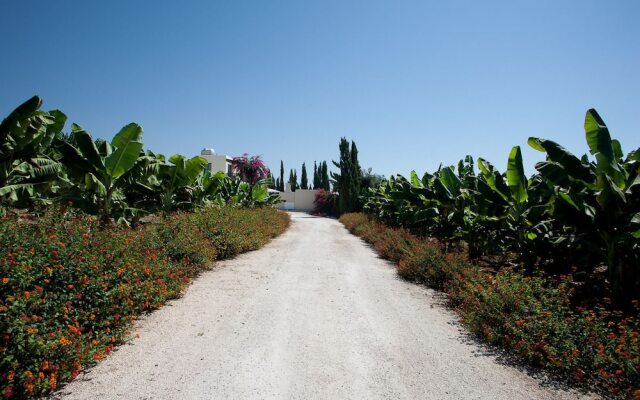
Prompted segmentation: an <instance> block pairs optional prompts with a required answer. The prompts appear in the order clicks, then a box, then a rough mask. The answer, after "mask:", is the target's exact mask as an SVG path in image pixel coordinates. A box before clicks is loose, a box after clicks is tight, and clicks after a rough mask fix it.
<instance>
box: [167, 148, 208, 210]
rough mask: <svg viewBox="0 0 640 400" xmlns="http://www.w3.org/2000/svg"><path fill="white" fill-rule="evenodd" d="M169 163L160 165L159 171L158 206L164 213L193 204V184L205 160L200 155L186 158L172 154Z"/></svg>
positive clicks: (201, 171)
mask: <svg viewBox="0 0 640 400" xmlns="http://www.w3.org/2000/svg"><path fill="white" fill-rule="evenodd" d="M169 163H170V164H167V163H165V164H162V165H160V173H159V185H158V188H159V190H160V208H161V210H162V211H163V212H164V213H167V212H169V211H172V210H174V209H176V208H191V207H192V206H193V191H194V187H193V186H194V184H195V183H196V179H197V178H198V176H199V175H201V174H203V172H204V167H205V166H206V165H207V160H205V159H204V158H202V157H200V156H195V157H192V158H190V159H187V158H185V157H184V156H182V155H180V154H174V155H173V156H171V157H170V158H169Z"/></svg>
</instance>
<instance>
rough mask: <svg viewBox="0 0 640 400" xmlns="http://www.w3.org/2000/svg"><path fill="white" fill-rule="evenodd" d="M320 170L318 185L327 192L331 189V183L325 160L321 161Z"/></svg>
mask: <svg viewBox="0 0 640 400" xmlns="http://www.w3.org/2000/svg"><path fill="white" fill-rule="evenodd" d="M321 169H322V172H321V174H320V187H321V188H323V189H324V190H326V191H327V192H328V191H330V190H331V184H330V183H329V169H328V168H327V162H326V161H323V162H322V168H321Z"/></svg>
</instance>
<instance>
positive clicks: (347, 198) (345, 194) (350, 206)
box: [331, 137, 362, 213]
mask: <svg viewBox="0 0 640 400" xmlns="http://www.w3.org/2000/svg"><path fill="white" fill-rule="evenodd" d="M339 149H340V161H338V162H336V161H334V162H333V164H334V165H335V166H336V167H337V168H339V169H340V173H332V174H331V177H332V178H333V179H334V182H335V184H334V189H337V190H338V192H339V197H338V207H339V210H340V212H341V213H346V212H352V211H357V210H358V203H359V199H358V196H360V188H361V187H362V182H361V181H362V170H361V169H360V163H359V162H358V149H357V147H356V144H355V142H353V141H352V142H351V149H349V142H348V141H347V139H346V138H344V137H343V138H341V139H340V145H339Z"/></svg>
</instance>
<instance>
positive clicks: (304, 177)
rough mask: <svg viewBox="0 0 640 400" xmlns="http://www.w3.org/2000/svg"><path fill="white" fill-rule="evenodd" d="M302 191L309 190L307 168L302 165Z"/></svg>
mask: <svg viewBox="0 0 640 400" xmlns="http://www.w3.org/2000/svg"><path fill="white" fill-rule="evenodd" d="M300 189H303V190H307V189H309V181H308V180H307V166H306V165H305V163H302V176H301V177H300Z"/></svg>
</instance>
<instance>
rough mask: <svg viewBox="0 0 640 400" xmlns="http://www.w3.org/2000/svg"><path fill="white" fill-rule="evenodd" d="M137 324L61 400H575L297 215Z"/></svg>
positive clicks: (384, 267)
mask: <svg viewBox="0 0 640 400" xmlns="http://www.w3.org/2000/svg"><path fill="white" fill-rule="evenodd" d="M291 215H292V225H291V228H290V229H289V230H288V231H287V232H286V233H285V234H283V235H282V236H280V237H278V238H277V239H275V240H273V241H272V242H271V243H270V244H268V245H267V246H266V247H264V248H263V249H261V250H259V251H256V252H252V253H248V254H244V255H242V256H240V257H238V258H236V259H234V260H230V261H226V262H222V263H220V265H219V266H218V267H217V268H216V269H215V270H213V271H211V272H207V273H205V274H203V275H202V276H200V277H199V278H198V279H197V280H196V281H195V282H194V283H193V285H191V287H190V288H189V289H188V291H187V292H186V294H185V296H184V297H183V298H182V299H180V300H176V301H173V302H171V303H170V304H169V305H167V306H166V307H164V308H163V309H161V310H158V311H156V312H154V313H153V314H151V315H149V316H148V317H146V318H144V320H142V321H140V322H139V323H138V324H137V326H136V329H135V330H134V332H138V333H139V334H140V337H139V338H135V339H132V341H131V342H130V344H127V345H123V346H121V347H120V348H119V349H118V351H116V352H114V353H113V354H112V355H111V356H109V357H108V358H107V359H106V360H104V361H102V362H101V363H99V364H98V365H97V366H95V367H94V368H92V369H91V370H90V371H88V372H87V373H86V374H84V375H81V376H80V377H79V378H78V379H77V380H76V381H75V382H73V383H71V384H69V385H67V386H66V387H64V388H63V389H62V391H61V392H59V393H58V394H57V396H58V397H62V398H63V399H189V400H194V399H379V398H380V399H381V398H384V399H510V400H516V399H575V398H585V397H586V396H584V395H580V394H577V393H575V392H571V391H566V390H564V389H559V388H558V387H556V385H550V384H545V383H541V381H540V380H538V379H536V378H533V377H532V376H530V375H529V374H527V373H526V372H524V371H523V370H522V369H518V368H515V367H511V366H507V365H505V364H504V363H502V362H500V361H499V360H498V359H499V357H497V356H495V355H492V354H491V352H489V351H487V350H486V349H484V348H483V347H482V346H480V345H478V344H477V343H474V341H473V340H471V339H470V338H469V337H467V335H465V334H464V332H463V330H462V329H461V328H460V326H459V325H458V323H457V322H456V317H455V315H454V314H453V313H452V312H451V311H449V310H447V309H445V308H444V307H443V306H442V305H441V304H442V300H440V296H438V295H437V294H436V293H435V292H433V291H431V290H428V289H425V288H423V287H420V286H417V285H414V284H410V283H406V282H403V281H401V280H399V279H397V277H396V273H395V271H394V268H393V267H392V266H391V265H390V264H389V263H387V262H385V261H383V260H381V259H379V258H378V257H377V256H376V255H375V253H374V252H373V251H372V250H371V249H370V248H369V247H368V246H367V245H366V244H365V243H364V242H362V241H361V240H360V239H358V238H356V237H354V236H352V235H350V234H349V233H348V232H347V231H346V230H345V229H344V228H343V227H342V225H341V224H340V223H339V222H337V221H335V220H332V219H325V218H314V217H311V216H309V215H306V214H301V213H292V214H291Z"/></svg>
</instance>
